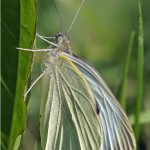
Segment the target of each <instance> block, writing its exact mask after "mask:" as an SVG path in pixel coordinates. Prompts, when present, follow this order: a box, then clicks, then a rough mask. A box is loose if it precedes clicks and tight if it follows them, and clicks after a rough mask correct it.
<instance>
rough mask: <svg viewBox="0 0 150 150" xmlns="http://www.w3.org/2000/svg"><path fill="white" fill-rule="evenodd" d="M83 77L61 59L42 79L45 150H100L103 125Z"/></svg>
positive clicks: (42, 141) (42, 127) (42, 125)
mask: <svg viewBox="0 0 150 150" xmlns="http://www.w3.org/2000/svg"><path fill="white" fill-rule="evenodd" d="M95 109H96V102H95V99H94V97H93V95H92V92H91V89H90V88H89V87H88V84H87V82H86V80H85V78H84V77H83V76H82V73H81V72H80V71H79V70H78V69H77V68H76V67H75V66H74V65H73V64H72V63H71V61H69V60H68V59H67V58H66V57H60V58H59V59H58V62H57V63H56V65H55V66H52V67H51V71H49V72H48V71H47V72H46V73H45V75H44V78H43V96H42V104H41V121H40V124H41V127H40V132H41V143H42V147H43V149H45V150H58V149H59V150H80V149H81V150H91V149H92V150H98V149H100V146H101V134H102V133H101V123H100V118H99V116H98V115H97V114H96V111H95Z"/></svg>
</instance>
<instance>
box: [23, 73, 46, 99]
mask: <svg viewBox="0 0 150 150" xmlns="http://www.w3.org/2000/svg"><path fill="white" fill-rule="evenodd" d="M44 74H45V71H43V73H42V74H41V75H40V76H39V77H38V78H37V79H36V80H35V81H34V82H33V83H32V85H31V86H30V87H29V89H28V90H27V92H26V93H25V94H24V97H26V96H27V94H28V93H29V92H30V91H31V89H32V87H33V86H34V85H35V84H36V82H38V81H39V80H40V79H41V77H42V76H43V75H44Z"/></svg>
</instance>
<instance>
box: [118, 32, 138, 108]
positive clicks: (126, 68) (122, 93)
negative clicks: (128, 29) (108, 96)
mask: <svg viewBox="0 0 150 150" xmlns="http://www.w3.org/2000/svg"><path fill="white" fill-rule="evenodd" d="M134 36H135V32H134V31H132V33H131V36H130V41H129V46H128V51H127V56H126V60H125V63H124V70H123V76H122V82H121V87H120V90H119V100H120V102H121V105H122V107H123V108H124V110H125V108H126V96H127V84H128V73H129V67H130V62H131V54H132V47H133V41H134Z"/></svg>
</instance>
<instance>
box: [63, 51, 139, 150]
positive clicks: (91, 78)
mask: <svg viewBox="0 0 150 150" xmlns="http://www.w3.org/2000/svg"><path fill="white" fill-rule="evenodd" d="M63 55H65V56H66V57H68V58H69V59H70V60H71V61H72V62H73V63H74V64H75V65H76V67H77V68H78V69H79V70H80V71H81V72H82V73H83V75H84V77H85V78H86V80H87V82H88V84H89V86H90V88H91V90H92V92H93V95H94V97H95V99H96V102H97V109H98V111H99V116H100V119H101V122H102V132H103V135H102V146H101V149H102V150H134V149H136V143H135V138H134V134H133V130H132V128H131V125H130V123H129V121H128V118H127V116H126V114H125V113H124V111H123V110H122V108H121V107H120V105H119V103H118V102H117V101H116V98H115V97H114V96H113V94H112V92H111V90H110V89H109V88H108V86H107V84H106V83H105V81H104V80H103V79H102V78H101V77H100V75H99V74H98V73H97V71H96V70H95V69H94V68H93V67H91V66H90V65H89V64H87V63H85V62H84V61H83V60H82V59H80V58H79V57H77V56H71V55H69V54H65V53H63Z"/></svg>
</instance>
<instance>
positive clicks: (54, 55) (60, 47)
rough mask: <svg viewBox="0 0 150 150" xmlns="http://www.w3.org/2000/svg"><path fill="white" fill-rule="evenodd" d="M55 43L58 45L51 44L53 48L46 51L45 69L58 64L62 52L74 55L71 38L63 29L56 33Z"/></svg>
mask: <svg viewBox="0 0 150 150" xmlns="http://www.w3.org/2000/svg"><path fill="white" fill-rule="evenodd" d="M54 43H55V44H57V46H54V45H51V46H50V49H51V50H50V51H48V52H45V55H44V59H43V60H44V61H43V64H44V69H50V68H51V67H52V66H55V65H57V63H58V58H59V54H60V53H62V52H64V53H68V54H70V55H72V51H71V46H70V42H69V38H68V36H67V35H66V33H64V32H63V31H60V32H58V33H57V34H56V35H55V42H54Z"/></svg>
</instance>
